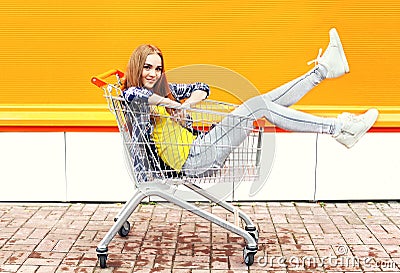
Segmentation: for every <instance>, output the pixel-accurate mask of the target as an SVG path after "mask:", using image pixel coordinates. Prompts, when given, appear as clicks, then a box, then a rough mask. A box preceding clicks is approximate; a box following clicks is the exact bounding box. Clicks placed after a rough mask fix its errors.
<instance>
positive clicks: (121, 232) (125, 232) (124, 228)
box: [118, 221, 131, 237]
mask: <svg viewBox="0 0 400 273" xmlns="http://www.w3.org/2000/svg"><path fill="white" fill-rule="evenodd" d="M130 230H131V224H130V223H129V222H128V221H126V222H125V223H124V224H123V225H122V227H121V228H120V229H119V230H118V234H119V236H121V237H126V236H128V234H129V231H130Z"/></svg>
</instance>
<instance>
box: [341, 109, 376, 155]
mask: <svg viewBox="0 0 400 273" xmlns="http://www.w3.org/2000/svg"><path fill="white" fill-rule="evenodd" d="M365 115H370V118H369V119H368V120H369V122H368V123H367V124H366V126H365V129H364V130H363V131H361V132H359V133H358V135H356V136H354V139H353V141H352V142H351V143H349V144H347V145H346V147H347V148H349V149H350V148H351V147H353V146H354V145H355V144H356V143H357V142H358V141H359V140H360V139H361V138H362V137H363V136H364V135H365V134H366V133H367V132H368V130H369V129H371V127H372V125H374V123H375V121H376V119H377V118H378V115H379V112H378V110H377V109H375V108H372V109H369V110H368V111H367V112H366V113H365Z"/></svg>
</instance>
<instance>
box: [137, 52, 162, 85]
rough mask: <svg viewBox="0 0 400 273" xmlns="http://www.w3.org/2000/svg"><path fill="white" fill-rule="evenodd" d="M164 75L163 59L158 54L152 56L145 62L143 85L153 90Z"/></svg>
mask: <svg viewBox="0 0 400 273" xmlns="http://www.w3.org/2000/svg"><path fill="white" fill-rule="evenodd" d="M161 73H162V62H161V57H160V56H159V55H158V54H155V53H154V54H150V55H148V56H147V58H146V61H145V62H144V66H143V71H142V84H143V86H144V87H145V88H147V89H152V88H153V87H154V85H155V84H156V82H157V81H158V80H159V79H160V77H161Z"/></svg>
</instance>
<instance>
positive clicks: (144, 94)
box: [122, 86, 153, 103]
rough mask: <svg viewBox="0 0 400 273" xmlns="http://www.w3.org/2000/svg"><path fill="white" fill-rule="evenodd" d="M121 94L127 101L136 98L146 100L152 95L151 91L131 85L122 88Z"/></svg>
mask: <svg viewBox="0 0 400 273" xmlns="http://www.w3.org/2000/svg"><path fill="white" fill-rule="evenodd" d="M122 94H123V96H124V98H125V100H126V101H127V102H128V103H129V102H131V101H133V100H138V99H139V100H145V101H148V100H149V97H150V96H151V95H153V91H151V90H148V89H146V88H143V87H135V86H132V87H129V88H128V89H126V90H124V91H123V92H122Z"/></svg>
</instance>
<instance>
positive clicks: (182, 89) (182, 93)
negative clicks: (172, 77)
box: [169, 82, 210, 100]
mask: <svg viewBox="0 0 400 273" xmlns="http://www.w3.org/2000/svg"><path fill="white" fill-rule="evenodd" d="M169 87H170V89H171V92H172V94H173V95H174V97H175V98H176V99H178V100H182V99H187V98H189V97H190V96H191V95H192V93H193V91H195V90H202V91H204V92H206V93H207V97H208V95H209V94H210V87H209V86H208V85H207V84H205V83H202V82H195V83H190V84H184V83H170V84H169Z"/></svg>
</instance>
